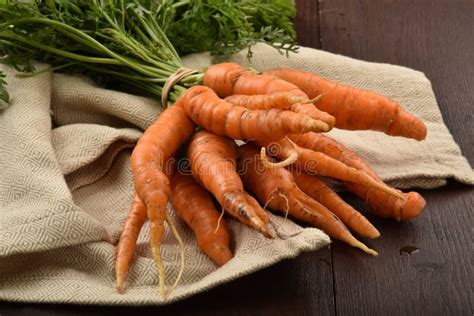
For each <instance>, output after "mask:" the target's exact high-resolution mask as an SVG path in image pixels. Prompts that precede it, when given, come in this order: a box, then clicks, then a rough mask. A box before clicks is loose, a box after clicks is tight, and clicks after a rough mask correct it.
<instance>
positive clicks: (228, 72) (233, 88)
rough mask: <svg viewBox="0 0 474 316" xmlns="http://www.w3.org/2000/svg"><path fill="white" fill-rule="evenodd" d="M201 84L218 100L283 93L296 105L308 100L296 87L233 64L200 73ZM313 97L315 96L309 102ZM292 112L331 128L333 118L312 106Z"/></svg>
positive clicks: (305, 106) (223, 64)
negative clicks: (201, 77) (234, 96)
mask: <svg viewBox="0 0 474 316" xmlns="http://www.w3.org/2000/svg"><path fill="white" fill-rule="evenodd" d="M203 83H204V85H206V86H208V87H210V88H212V89H213V90H214V91H215V92H216V93H217V95H218V96H220V97H222V98H224V97H228V96H230V95H272V94H274V93H281V92H285V93H288V94H291V95H294V96H299V97H300V98H301V100H302V101H300V102H303V100H305V101H308V100H309V98H308V96H307V95H306V94H305V93H304V92H303V91H301V90H300V89H299V88H298V87H297V86H295V85H293V84H291V83H289V82H286V81H284V80H281V79H279V78H276V77H274V76H268V75H259V74H256V73H254V72H250V71H246V70H245V69H244V68H243V67H242V66H240V65H238V64H235V63H221V64H217V65H213V66H211V67H209V68H208V69H207V70H206V72H205V73H204V77H203ZM314 97H316V96H313V97H312V98H314ZM292 110H293V111H295V112H298V113H301V114H305V115H308V116H310V117H312V118H313V119H316V120H321V121H323V122H325V123H326V124H328V126H329V129H331V128H332V127H333V126H334V121H335V119H334V117H333V116H331V115H329V114H328V113H325V112H323V111H320V110H318V108H316V107H315V106H313V105H312V104H301V103H297V104H295V105H294V106H293V108H292Z"/></svg>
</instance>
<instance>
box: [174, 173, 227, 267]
mask: <svg viewBox="0 0 474 316" xmlns="http://www.w3.org/2000/svg"><path fill="white" fill-rule="evenodd" d="M171 192H172V197H173V198H172V200H173V209H174V210H175V212H176V215H178V216H179V217H180V218H182V219H183V220H184V221H185V222H186V224H188V226H189V227H190V228H191V229H192V230H193V232H194V235H195V236H196V240H197V243H198V246H199V248H200V249H201V251H203V252H204V253H205V254H207V255H208V256H209V258H211V259H212V260H213V261H214V262H215V263H216V264H217V265H219V266H222V265H224V264H225V263H227V262H228V261H229V260H230V259H232V257H233V255H232V252H231V251H230V248H229V233H228V232H227V228H226V224H225V222H224V219H220V220H219V212H218V211H217V210H216V208H215V206H214V203H212V200H211V196H210V194H209V193H208V192H207V191H206V190H204V188H203V187H201V186H200V185H199V184H198V183H197V182H196V181H195V180H194V179H193V177H192V176H190V175H184V174H181V173H179V172H176V173H175V174H174V176H173V178H172V179H171Z"/></svg>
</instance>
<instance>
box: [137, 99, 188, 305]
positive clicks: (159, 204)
mask: <svg viewBox="0 0 474 316" xmlns="http://www.w3.org/2000/svg"><path fill="white" fill-rule="evenodd" d="M194 128H195V127H194V124H193V123H192V121H191V120H190V119H189V118H188V117H187V116H186V113H185V111H184V110H183V109H182V108H181V107H180V106H177V105H175V106H172V107H169V108H167V109H166V110H164V111H163V112H162V113H161V114H160V116H159V117H158V119H157V120H156V121H155V122H154V123H153V124H152V125H151V126H149V127H148V128H147V129H146V131H145V133H144V134H143V136H142V137H141V138H140V140H139V141H138V143H137V145H136V147H135V149H134V150H133V152H132V156H131V167H132V174H133V176H134V183H135V190H136V193H137V196H138V197H139V199H140V200H141V201H142V202H143V203H144V204H145V207H146V210H147V217H148V219H149V220H150V245H151V251H152V254H153V257H154V259H155V263H156V265H157V267H158V273H159V277H160V280H159V282H160V285H159V290H160V295H161V296H162V297H163V298H165V297H166V295H165V277H166V276H165V270H164V266H163V261H162V259H161V254H160V247H161V241H162V239H163V234H164V225H163V224H164V222H165V219H166V215H167V213H166V205H167V203H168V199H169V196H170V187H169V179H168V177H167V175H166V173H165V171H166V170H165V167H166V162H167V161H168V160H169V159H170V158H171V157H172V155H173V154H174V152H175V151H176V150H177V149H178V147H179V146H180V145H181V144H182V143H183V142H185V141H186V139H188V138H189V137H190V136H191V135H192V133H193V132H194Z"/></svg>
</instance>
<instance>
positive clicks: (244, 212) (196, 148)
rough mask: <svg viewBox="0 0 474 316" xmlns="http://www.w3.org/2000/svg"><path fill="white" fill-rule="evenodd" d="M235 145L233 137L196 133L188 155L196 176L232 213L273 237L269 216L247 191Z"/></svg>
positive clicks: (243, 221)
mask: <svg viewBox="0 0 474 316" xmlns="http://www.w3.org/2000/svg"><path fill="white" fill-rule="evenodd" d="M235 146H236V145H235V143H234V141H233V140H231V139H229V138H226V137H223V136H218V135H215V134H212V133H210V132H207V131H205V130H201V131H198V132H196V133H195V134H194V136H193V137H192V138H191V141H190V143H189V145H188V153H187V157H188V159H189V161H190V163H191V170H192V173H193V176H194V178H195V179H196V180H197V181H198V182H199V183H201V184H202V185H203V186H204V187H205V188H206V189H207V190H208V191H210V192H211V193H212V194H213V195H214V196H215V197H216V199H217V201H218V202H219V204H220V205H221V206H222V207H223V208H224V209H225V210H226V211H227V212H229V214H231V215H232V216H234V217H236V218H237V219H238V220H240V221H241V222H242V223H244V224H246V225H248V226H250V227H252V228H254V229H256V230H257V231H259V232H261V233H262V234H263V235H264V236H266V237H273V235H272V233H271V232H270V230H269V229H268V227H267V224H268V222H269V216H268V214H267V213H266V212H265V211H264V210H263V209H262V208H261V207H260V205H259V204H258V202H257V201H255V199H254V198H253V197H252V196H250V195H249V194H248V193H247V192H245V191H244V187H243V184H242V181H241V180H240V178H239V175H238V174H237V171H236V155H237V153H236V149H235Z"/></svg>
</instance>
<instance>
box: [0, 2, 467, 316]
mask: <svg viewBox="0 0 474 316" xmlns="http://www.w3.org/2000/svg"><path fill="white" fill-rule="evenodd" d="M296 2H297V8H298V19H297V23H296V27H297V31H298V40H299V43H300V44H301V45H304V46H310V47H315V48H321V49H323V50H327V51H330V52H334V53H339V54H343V55H347V56H351V57H354V58H359V59H363V60H368V61H375V62H387V63H393V64H399V65H403V66H408V67H411V68H414V69H417V70H420V71H423V72H424V73H425V74H426V76H427V77H428V78H429V79H430V80H431V82H432V84H433V90H434V92H435V94H436V98H437V100H438V103H439V105H440V108H441V111H442V113H443V117H444V119H445V122H446V125H447V126H448V128H449V129H450V131H451V132H452V134H453V136H454V139H455V140H456V141H457V142H458V143H459V144H460V146H461V149H462V151H463V153H464V155H465V156H466V157H467V158H468V160H469V161H470V163H471V165H472V164H473V162H474V149H473V148H474V146H473V145H474V143H473V142H474V141H473V139H474V132H473V131H474V127H473V123H474V120H473V116H474V115H473V113H474V110H473V109H474V1H472V0H449V1H448V0H436V1H435V0H383V1H382V0H377V1H374V0H319V1H316V0H297V1H296ZM421 193H422V194H423V196H424V197H425V198H426V200H427V203H428V206H427V208H426V210H425V212H424V213H423V214H422V215H421V216H419V217H418V218H417V219H415V220H413V221H411V222H407V223H395V222H393V221H389V220H381V219H377V218H374V217H371V216H370V215H369V218H370V220H372V221H373V222H374V224H375V225H376V226H377V227H378V228H379V230H380V231H381V233H382V237H381V238H380V239H379V240H377V241H375V242H369V244H370V245H372V246H373V247H375V248H376V249H379V250H381V256H379V257H378V258H371V257H369V256H366V255H364V254H362V253H361V252H360V251H357V250H354V249H351V248H350V247H348V246H345V245H343V244H341V243H338V242H335V243H333V244H332V246H331V248H330V249H329V248H326V249H322V250H320V251H317V252H313V253H306V254H302V255H300V256H299V257H298V258H296V259H293V260H287V261H284V262H281V263H279V264H276V265H274V266H273V267H270V268H267V269H265V270H262V271H260V272H258V273H255V274H253V275H250V276H247V277H244V278H242V279H239V280H236V281H234V282H231V283H229V284H225V285H222V286H219V287H217V288H215V289H212V290H210V291H209V292H206V293H202V294H199V295H197V296H194V297H192V298H190V299H188V300H185V301H183V302H179V303H176V304H172V305H169V306H165V307H140V308H126V307H105V306H104V307H95V306H94V307H84V306H69V305H38V304H13V303H0V315H1V316H5V315H29V314H35V315H61V314H64V313H68V314H72V315H86V314H87V315H102V314H110V315H111V314H130V313H135V312H136V313H140V314H150V315H151V314H154V315H168V314H175V315H188V314H196V315H221V314H227V315H242V314H252V315H253V314H258V315H261V314H262V315H266V314H268V315H287V314H294V315H314V314H318V315H332V314H337V315H347V314H375V313H377V314H380V313H382V312H384V313H387V314H390V315H391V314H394V315H395V314H396V315H398V314H422V315H464V314H465V315H472V314H473V312H474V294H473V286H472V284H474V271H473V254H474V251H473V250H474V249H473V240H472V231H473V226H474V225H473V220H472V217H473V216H472V211H473V208H474V190H473V189H472V188H470V187H467V186H464V185H460V184H457V183H454V182H452V181H451V182H449V183H448V185H447V186H445V187H443V188H440V189H437V190H422V191H421ZM344 198H345V199H346V200H347V201H349V202H350V203H351V204H353V205H354V206H356V207H357V208H359V209H362V210H365V209H366V208H365V206H364V205H363V203H361V202H359V201H358V200H357V199H355V198H354V197H352V196H349V195H345V196H344ZM411 247H415V248H417V249H418V250H417V251H414V252H412V253H411V254H409V253H408V252H407V251H403V250H408V249H414V248H411ZM0 290H1V289H0Z"/></svg>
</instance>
